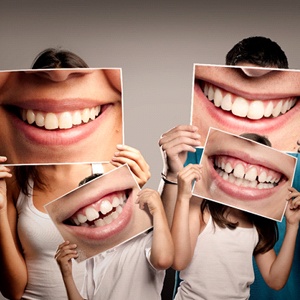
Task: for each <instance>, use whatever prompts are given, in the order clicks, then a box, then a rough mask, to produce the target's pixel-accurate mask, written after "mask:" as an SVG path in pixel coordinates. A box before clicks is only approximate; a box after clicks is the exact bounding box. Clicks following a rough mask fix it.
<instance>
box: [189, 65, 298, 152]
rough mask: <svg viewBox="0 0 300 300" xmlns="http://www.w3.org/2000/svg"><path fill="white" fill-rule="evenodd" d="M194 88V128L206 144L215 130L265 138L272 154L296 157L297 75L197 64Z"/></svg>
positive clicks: (239, 67)
mask: <svg viewBox="0 0 300 300" xmlns="http://www.w3.org/2000/svg"><path fill="white" fill-rule="evenodd" d="M193 87H194V88H193V101H192V124H193V125H196V126H197V127H198V128H199V131H200V132H199V133H200V134H201V137H202V142H203V143H204V141H205V138H206V136H207V133H208V130H209V127H215V128H220V129H221V130H224V131H228V132H231V133H234V134H241V133H243V132H255V133H257V134H261V135H267V136H268V138H269V139H270V141H271V142H272V146H273V147H274V148H276V149H278V150H283V151H290V152H297V150H298V148H299V145H298V140H299V134H298V132H299V130H300V123H299V116H300V102H299V101H298V97H299V95H300V72H299V71H296V70H286V69H272V68H258V67H242V66H234V67H233V66H221V65H220V66H218V65H198V64H195V65H194V84H193Z"/></svg>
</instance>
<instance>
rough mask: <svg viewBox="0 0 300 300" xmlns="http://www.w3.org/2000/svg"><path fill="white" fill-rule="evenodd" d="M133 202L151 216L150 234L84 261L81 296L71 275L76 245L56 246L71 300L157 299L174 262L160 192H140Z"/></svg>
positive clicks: (58, 260) (67, 243)
mask: <svg viewBox="0 0 300 300" xmlns="http://www.w3.org/2000/svg"><path fill="white" fill-rule="evenodd" d="M136 202H137V203H139V206H140V208H141V209H144V208H145V209H148V210H149V212H150V214H151V215H152V216H153V231H150V232H147V233H142V234H140V235H138V236H136V237H134V238H133V239H130V240H129V241H127V242H125V243H124V244H121V245H119V246H117V247H115V248H114V249H111V250H108V251H106V252H104V253H100V254H99V255H96V256H94V257H92V258H90V259H88V260H86V271H85V279H84V286H83V290H82V291H81V293H79V291H78V289H77V287H76V285H75V282H74V280H73V276H72V259H73V258H74V259H76V257H77V256H78V254H77V250H76V245H75V244H70V243H69V242H68V241H66V242H64V243H62V244H61V245H59V247H58V249H57V252H56V255H55V258H56V260H57V263H58V264H59V266H60V269H61V273H62V276H63V281H64V283H65V286H66V290H67V293H68V298H69V299H70V300H76V299H107V300H118V299H145V300H146V299H149V300H154V299H160V293H161V290H162V285H163V280H164V274H165V272H164V271H163V270H165V269H167V268H169V267H170V266H171V264H172V263H173V257H174V247H173V241H172V237H171V233H170V230H169V227H168V223H167V218H166V215H165V212H164V208H163V206H162V202H161V199H160V196H159V193H158V192H157V191H154V190H150V189H145V190H142V191H140V192H139V194H138V198H137V200H136Z"/></svg>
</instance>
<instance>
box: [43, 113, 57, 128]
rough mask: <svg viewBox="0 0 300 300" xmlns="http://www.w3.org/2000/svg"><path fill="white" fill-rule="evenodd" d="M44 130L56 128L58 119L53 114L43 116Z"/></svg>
mask: <svg viewBox="0 0 300 300" xmlns="http://www.w3.org/2000/svg"><path fill="white" fill-rule="evenodd" d="M45 128H46V129H48V130H52V129H57V128H58V118H57V116H56V114H54V113H48V114H46V116H45Z"/></svg>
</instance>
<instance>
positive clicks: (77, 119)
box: [72, 110, 81, 125]
mask: <svg viewBox="0 0 300 300" xmlns="http://www.w3.org/2000/svg"><path fill="white" fill-rule="evenodd" d="M72 123H73V124H74V125H80V124H81V113H80V111H79V110H76V111H75V112H74V113H73V116H72Z"/></svg>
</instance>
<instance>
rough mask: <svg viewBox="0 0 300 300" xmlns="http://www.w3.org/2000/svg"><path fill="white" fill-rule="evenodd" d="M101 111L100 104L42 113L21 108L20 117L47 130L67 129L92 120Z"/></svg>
mask: <svg viewBox="0 0 300 300" xmlns="http://www.w3.org/2000/svg"><path fill="white" fill-rule="evenodd" d="M100 111H101V106H99V105H98V106H96V107H93V108H85V109H82V110H76V111H74V112H63V113H59V114H56V113H51V112H50V113H44V112H40V111H34V110H31V109H29V110H23V111H22V119H23V121H27V122H28V123H29V124H33V123H35V124H36V125H37V126H38V127H45V128H46V129H48V130H54V129H58V128H59V129H69V128H72V127H73V126H74V125H80V124H82V123H87V122H89V120H94V119H95V118H96V117H97V116H98V115H99V114H100Z"/></svg>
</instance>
